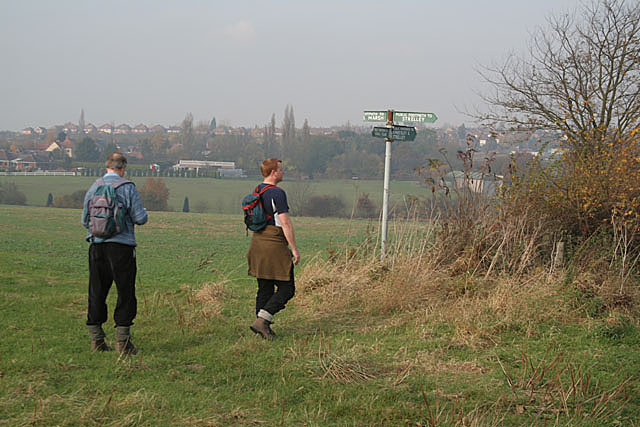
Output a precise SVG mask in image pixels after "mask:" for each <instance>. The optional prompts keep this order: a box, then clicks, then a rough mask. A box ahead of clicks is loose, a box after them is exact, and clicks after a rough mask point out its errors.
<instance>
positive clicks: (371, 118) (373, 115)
mask: <svg viewBox="0 0 640 427" xmlns="http://www.w3.org/2000/svg"><path fill="white" fill-rule="evenodd" d="M364 121H365V122H386V121H387V112H386V111H365V112H364Z"/></svg>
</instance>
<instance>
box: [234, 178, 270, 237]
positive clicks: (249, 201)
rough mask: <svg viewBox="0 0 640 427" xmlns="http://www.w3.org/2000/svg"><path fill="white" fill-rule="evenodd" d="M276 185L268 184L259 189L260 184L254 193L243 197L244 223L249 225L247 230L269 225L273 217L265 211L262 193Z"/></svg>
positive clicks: (256, 229) (257, 229)
mask: <svg viewBox="0 0 640 427" xmlns="http://www.w3.org/2000/svg"><path fill="white" fill-rule="evenodd" d="M274 187H275V185H271V184H267V185H265V186H264V187H263V188H262V190H260V191H258V189H259V188H260V186H257V187H256V189H255V190H253V193H251V194H249V195H247V196H245V197H244V199H242V210H243V212H244V225H245V226H246V227H247V230H251V231H260V230H262V229H263V228H265V227H266V226H267V222H268V221H269V220H270V219H271V216H270V215H267V214H266V213H265V211H264V207H263V206H262V198H261V196H262V193H264V192H265V191H267V190H268V189H270V188H274Z"/></svg>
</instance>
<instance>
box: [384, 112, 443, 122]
mask: <svg viewBox="0 0 640 427" xmlns="http://www.w3.org/2000/svg"><path fill="white" fill-rule="evenodd" d="M436 120H438V117H437V116H436V115H435V114H433V113H411V112H408V111H394V112H393V121H394V122H410V123H433V122H435V121H436Z"/></svg>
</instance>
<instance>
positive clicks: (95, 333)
mask: <svg viewBox="0 0 640 427" xmlns="http://www.w3.org/2000/svg"><path fill="white" fill-rule="evenodd" d="M87 329H88V330H89V337H90V338H91V351H111V350H113V349H112V348H111V347H109V346H108V345H107V343H106V342H104V338H105V336H106V335H105V333H104V330H103V329H102V326H101V325H87Z"/></svg>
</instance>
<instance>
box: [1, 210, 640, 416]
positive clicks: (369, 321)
mask: <svg viewBox="0 0 640 427" xmlns="http://www.w3.org/2000/svg"><path fill="white" fill-rule="evenodd" d="M79 216H80V213H79V211H77V210H68V209H46V208H34V207H9V206H0V218H1V219H2V220H1V221H0V244H1V245H0V266H2V267H1V268H0V313H1V319H2V324H1V329H2V331H3V334H2V339H1V340H0V423H5V424H10V425H26V424H35V425H116V424H117V425H122V424H124V425H278V424H283V425H305V424H306V425H405V424H406V425H496V424H503V425H536V424H548V425H593V426H596V425H637V424H638V421H637V420H638V418H639V417H640V399H639V398H638V396H637V391H638V384H637V370H638V366H640V352H638V350H637V349H638V345H639V344H640V333H639V332H638V328H637V324H636V322H635V321H634V320H633V319H632V318H630V317H626V316H623V315H622V314H616V313H609V314H606V313H603V314H601V315H600V316H597V317H595V316H593V315H591V314H590V313H592V311H586V310H585V309H584V307H582V306H581V305H579V304H578V305H576V304H575V303H576V301H579V300H578V299H576V295H575V290H574V289H573V288H572V287H571V286H570V285H569V284H567V283H565V281H564V280H563V277H562V275H559V276H558V277H555V278H554V277H550V276H548V275H544V274H539V275H537V276H536V275H533V276H531V277H528V278H525V279H522V280H520V281H516V280H514V279H511V278H503V279H494V281H493V282H492V281H487V282H472V281H465V280H463V279H460V278H459V277H457V278H452V277H446V276H445V275H443V274H440V273H437V272H435V271H436V270H431V272H430V271H429V270H428V269H426V268H425V269H418V268H414V270H411V268H409V269H408V270H406V269H404V270H403V269H401V268H400V267H401V264H402V263H404V262H412V261H411V260H410V259H409V260H404V261H403V260H402V259H401V258H397V262H396V264H395V265H384V264H377V263H375V262H372V261H366V258H361V257H360V256H361V253H362V252H363V251H364V249H366V248H368V247H370V246H375V239H376V237H375V236H376V234H377V233H376V226H375V224H371V223H369V222H366V221H345V220H335V219H312V218H295V220H294V221H295V225H296V229H297V238H298V243H299V246H300V248H301V251H302V255H303V263H302V265H301V266H300V267H299V268H298V271H297V287H298V295H297V296H296V297H295V298H294V299H293V300H292V302H291V303H290V305H289V306H288V307H287V309H286V310H284V311H283V312H282V313H281V314H279V315H278V316H277V319H276V323H275V324H274V329H275V330H276V332H277V333H278V339H277V340H276V341H274V342H265V341H263V340H260V339H259V338H258V337H256V336H255V335H254V334H253V333H252V332H251V331H250V330H249V328H248V325H249V324H250V322H251V321H252V320H253V319H252V318H253V304H254V297H255V283H254V279H252V278H250V277H248V276H247V275H246V262H245V252H246V249H247V247H248V244H249V238H250V237H246V236H245V231H244V229H243V225H242V222H241V220H240V218H239V216H238V215H212V214H183V213H155V212H154V213H151V216H150V222H149V224H147V225H145V226H143V227H140V228H139V229H138V232H137V237H138V242H139V245H140V246H139V248H138V251H137V256H138V267H139V280H138V288H137V295H138V301H139V303H138V317H137V319H136V324H135V326H134V328H133V332H134V342H135V343H136V344H137V345H138V346H139V348H140V350H141V352H140V354H138V355H137V356H135V357H129V358H120V357H118V356H117V355H116V354H114V353H105V354H97V353H91V352H90V351H89V342H88V337H87V334H86V331H85V326H84V320H85V316H86V313H85V310H86V298H87V296H86V287H87V243H86V242H84V241H83V238H84V232H83V229H82V227H81V226H80V225H79ZM418 227H423V229H422V231H421V232H423V233H425V234H424V236H425V238H427V237H428V232H425V230H424V228H425V227H426V228H427V229H428V227H429V225H428V224H426V225H425V224H422V225H420V224H419V225H418ZM392 238H393V237H392ZM346 242H348V243H346ZM345 246H346V247H347V249H345V250H343V249H344V247H345ZM413 262H414V264H415V263H416V262H417V261H416V260H415V259H414V260H413ZM428 264H429V262H428V260H425V261H424V264H422V265H428ZM401 271H405V272H406V271H412V273H411V274H401V273H400V272H401ZM363 277H364V278H365V279H363ZM412 284H413V286H412ZM114 304H115V289H113V290H112V294H111V295H110V297H109V307H110V310H112V309H113V307H114ZM105 326H110V324H109V323H107V324H105ZM105 329H106V330H107V334H108V335H109V337H108V339H110V340H112V339H113V331H112V330H111V328H105Z"/></svg>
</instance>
